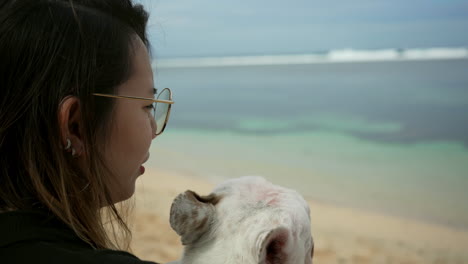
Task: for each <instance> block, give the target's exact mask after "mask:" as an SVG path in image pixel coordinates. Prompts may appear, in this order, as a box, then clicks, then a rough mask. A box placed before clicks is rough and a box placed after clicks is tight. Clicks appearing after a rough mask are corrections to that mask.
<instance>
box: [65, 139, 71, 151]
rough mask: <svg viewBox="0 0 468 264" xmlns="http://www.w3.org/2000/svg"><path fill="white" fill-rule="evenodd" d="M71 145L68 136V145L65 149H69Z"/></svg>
mask: <svg viewBox="0 0 468 264" xmlns="http://www.w3.org/2000/svg"><path fill="white" fill-rule="evenodd" d="M70 147H71V141H70V139H69V138H67V146H66V147H65V150H68V149H69V148H70Z"/></svg>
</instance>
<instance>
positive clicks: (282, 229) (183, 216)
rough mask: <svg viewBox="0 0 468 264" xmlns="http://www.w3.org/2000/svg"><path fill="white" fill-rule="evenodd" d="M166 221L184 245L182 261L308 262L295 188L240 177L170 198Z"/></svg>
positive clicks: (306, 214)
mask: <svg viewBox="0 0 468 264" xmlns="http://www.w3.org/2000/svg"><path fill="white" fill-rule="evenodd" d="M170 223H171V226H172V228H173V229H174V230H175V231H176V232H177V234H179V235H180V236H181V241H182V244H183V245H184V246H185V249H184V254H183V257H182V259H181V260H180V261H177V262H171V263H174V264H176V263H182V264H202V263H203V264H206V263H210V264H241V263H242V264H311V263H312V256H313V248H314V244H313V240H312V236H311V230H310V211H309V206H308V204H307V203H306V201H305V200H304V199H303V198H302V196H301V195H299V194H298V193H297V192H296V191H293V190H290V189H286V188H283V187H280V186H276V185H273V184H271V183H269V182H267V181H266V180H265V179H263V178H261V177H251V176H249V177H242V178H238V179H233V180H228V181H226V182H224V183H222V184H220V185H219V186H217V187H216V188H215V189H214V190H213V192H212V193H211V194H210V195H208V196H199V195H198V194H196V193H194V192H192V191H186V192H185V193H182V194H180V195H179V196H177V197H176V199H174V202H173V204H172V207H171V216H170Z"/></svg>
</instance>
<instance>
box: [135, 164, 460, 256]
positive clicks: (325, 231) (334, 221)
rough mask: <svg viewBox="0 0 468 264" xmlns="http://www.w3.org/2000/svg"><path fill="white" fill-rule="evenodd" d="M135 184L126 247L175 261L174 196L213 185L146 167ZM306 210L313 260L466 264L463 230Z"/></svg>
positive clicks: (324, 207)
mask: <svg viewBox="0 0 468 264" xmlns="http://www.w3.org/2000/svg"><path fill="white" fill-rule="evenodd" d="M140 177H141V178H140V179H138V180H137V190H136V197H135V210H134V211H135V214H134V216H133V217H132V219H133V220H132V221H131V227H132V230H133V233H134V236H133V242H132V248H133V250H134V253H135V254H136V255H137V256H138V257H140V258H141V259H148V260H153V261H156V262H163V263H164V262H168V261H172V260H176V259H178V258H179V257H180V256H181V254H182V246H181V244H180V241H179V237H178V236H177V234H176V233H175V232H174V231H173V230H172V229H171V228H170V225H169V209H170V206H171V204H172V200H173V199H174V198H175V196H177V194H179V193H181V192H183V191H185V190H187V189H191V190H194V191H196V192H197V193H199V194H202V195H203V194H208V193H209V192H210V191H211V189H212V188H213V187H214V186H215V184H214V182H210V181H208V180H205V179H199V178H195V177H193V176H190V175H186V174H182V173H176V172H173V171H162V170H155V169H154V168H149V169H147V171H146V173H145V174H144V175H142V176H140ZM306 198H309V199H306V200H307V201H308V203H309V206H310V209H311V219H312V221H311V222H312V235H313V237H314V241H315V257H314V261H319V263H337V262H340V263H376V262H379V261H385V260H386V261H387V262H390V263H403V262H404V263H466V262H467V261H468V253H465V252H464V251H466V249H465V248H466V245H468V231H466V230H462V231H460V230H457V229H455V228H450V227H446V226H442V225H437V224H432V223H427V222H423V221H420V220H415V219H406V218H402V217H398V216H390V215H385V214H382V213H378V212H372V211H366V210H362V209H357V208H351V207H343V206H339V205H334V204H330V203H327V202H324V201H318V200H311V199H310V197H306Z"/></svg>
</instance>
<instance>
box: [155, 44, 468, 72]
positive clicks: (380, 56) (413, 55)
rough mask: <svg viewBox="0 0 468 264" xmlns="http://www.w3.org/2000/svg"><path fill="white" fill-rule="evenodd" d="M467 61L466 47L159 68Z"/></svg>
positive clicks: (205, 60)
mask: <svg viewBox="0 0 468 264" xmlns="http://www.w3.org/2000/svg"><path fill="white" fill-rule="evenodd" d="M440 59H468V48H464V47H461V48H428V49H408V50H397V49H383V50H355V49H342V50H331V51H329V52H327V53H323V54H299V55H262V56H227V57H201V58H173V59H158V60H157V61H156V62H154V63H153V66H154V67H158V68H179V67H222V66H256V65H289V64H318V63H346V62H376V61H408V60H440Z"/></svg>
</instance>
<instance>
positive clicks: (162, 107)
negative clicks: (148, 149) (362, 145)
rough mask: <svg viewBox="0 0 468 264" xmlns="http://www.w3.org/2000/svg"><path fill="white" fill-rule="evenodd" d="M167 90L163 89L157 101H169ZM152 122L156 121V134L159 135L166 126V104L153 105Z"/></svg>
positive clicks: (167, 108) (167, 107)
mask: <svg viewBox="0 0 468 264" xmlns="http://www.w3.org/2000/svg"><path fill="white" fill-rule="evenodd" d="M170 96H171V94H170V92H169V89H164V90H162V91H161V93H160V94H159V95H158V98H157V99H159V100H170ZM154 104H155V105H154V114H153V116H154V120H155V121H156V134H160V133H161V131H163V129H164V127H165V126H166V120H167V113H168V110H169V106H170V105H169V104H166V103H154Z"/></svg>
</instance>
